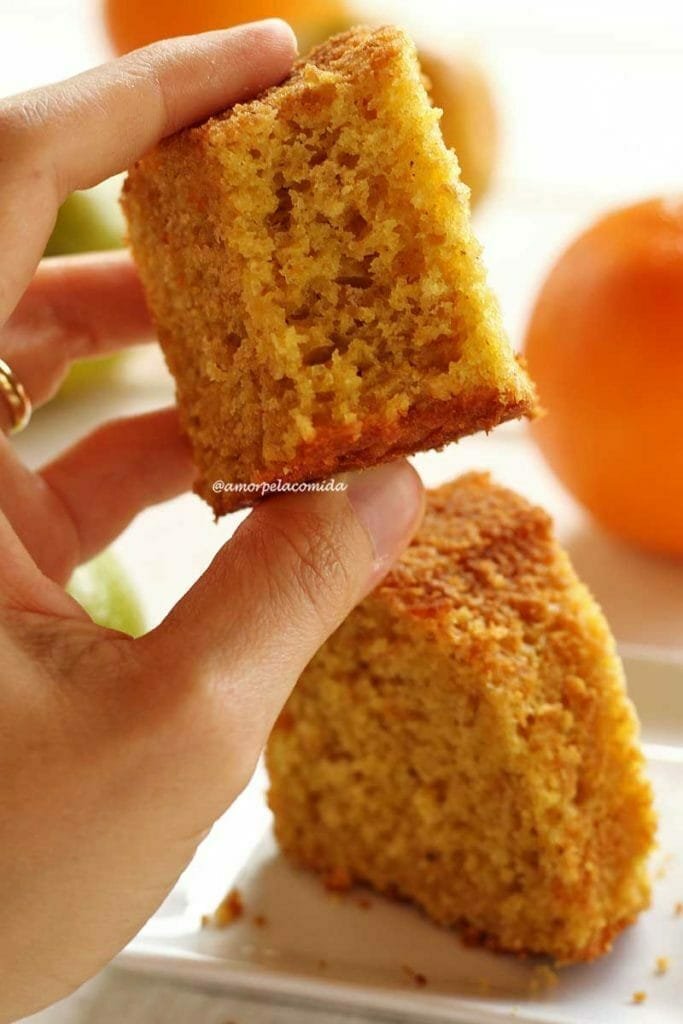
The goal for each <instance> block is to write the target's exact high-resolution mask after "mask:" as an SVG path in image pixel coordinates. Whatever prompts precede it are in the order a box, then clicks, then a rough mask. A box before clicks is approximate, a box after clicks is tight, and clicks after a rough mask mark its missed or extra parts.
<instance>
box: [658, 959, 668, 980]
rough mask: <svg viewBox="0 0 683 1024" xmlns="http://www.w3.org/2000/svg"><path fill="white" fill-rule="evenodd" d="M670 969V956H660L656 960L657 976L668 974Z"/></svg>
mask: <svg viewBox="0 0 683 1024" xmlns="http://www.w3.org/2000/svg"><path fill="white" fill-rule="evenodd" d="M669 967H670V960H669V958H668V956H658V957H657V959H656V960H655V974H657V975H659V976H661V975H663V974H666V973H667V971H668V970H669Z"/></svg>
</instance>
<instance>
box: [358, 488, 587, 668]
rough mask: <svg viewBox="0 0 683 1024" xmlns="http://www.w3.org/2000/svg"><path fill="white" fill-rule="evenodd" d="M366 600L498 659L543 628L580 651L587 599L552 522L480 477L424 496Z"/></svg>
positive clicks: (572, 652)
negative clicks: (471, 640) (414, 529)
mask: <svg viewBox="0 0 683 1024" xmlns="http://www.w3.org/2000/svg"><path fill="white" fill-rule="evenodd" d="M375 597H379V598H380V599H382V600H386V601H388V602H389V603H390V604H391V605H392V606H394V607H397V608H398V610H399V611H401V612H406V613H408V614H410V615H411V616H412V617H414V618H416V619H422V620H432V622H433V623H434V624H435V625H440V626H441V627H443V628H444V629H446V630H447V631H448V632H449V633H450V634H451V635H455V634H456V633H457V634H460V635H463V634H468V635H470V636H471V637H474V636H476V637H477V638H478V640H479V641H480V643H481V644H482V645H484V646H488V647H490V649H491V650H498V651H500V652H501V653H502V654H504V655H507V654H511V653H514V651H515V650H519V649H520V646H521V645H523V644H525V643H527V642H533V641H534V638H538V636H541V635H542V634H544V633H545V634H548V631H550V632H552V634H553V637H554V638H555V639H557V640H558V641H559V643H558V644H557V649H558V650H559V651H564V652H565V654H566V656H567V657H568V658H570V657H575V656H576V655H577V652H578V649H577V644H578V647H581V648H583V647H585V644H586V636H585V631H584V630H582V629H581V628H580V627H579V625H578V624H577V622H576V617H575V611H576V608H577V607H580V606H582V605H583V604H585V606H586V607H588V603H589V601H591V598H590V595H589V593H588V591H587V590H586V589H585V588H584V587H583V585H582V584H580V583H579V581H578V580H577V578H576V575H575V573H574V571H573V569H572V567H571V564H570V562H569V559H568V558H567V556H566V555H565V553H564V552H563V551H562V549H561V548H560V546H559V544H558V543H557V541H556V539H555V537H554V535H553V530H552V520H551V519H550V517H549V516H548V514H547V513H546V512H544V511H543V509H541V508H538V507H536V506H534V505H531V504H530V503H529V502H528V501H526V499H524V498H523V497H521V496H520V495H518V494H515V493H514V492H513V491H510V490H508V489H507V488H505V487H501V486H499V485H497V484H494V483H493V482H492V481H491V478H490V476H489V474H488V473H468V474H466V475H465V476H462V477H460V478H459V479H457V480H455V481H453V482H452V483H449V484H447V485H445V486H443V487H440V488H438V489H437V490H435V491H432V492H430V494H429V496H428V501H427V509H426V513H425V517H424V520H423V523H422V525H421V527H420V529H419V531H418V533H417V534H416V536H415V538H414V539H413V541H412V543H411V545H410V547H409V548H408V549H407V551H406V552H405V553H404V555H403V557H402V558H401V560H400V561H399V562H398V563H397V564H396V566H395V567H394V568H393V569H392V571H391V572H390V573H389V575H388V576H387V577H386V578H385V580H384V582H383V583H382V584H380V586H379V587H378V588H377V590H376V591H375ZM600 632H601V633H603V637H604V631H603V630H602V629H601V630H600ZM553 646H555V644H553Z"/></svg>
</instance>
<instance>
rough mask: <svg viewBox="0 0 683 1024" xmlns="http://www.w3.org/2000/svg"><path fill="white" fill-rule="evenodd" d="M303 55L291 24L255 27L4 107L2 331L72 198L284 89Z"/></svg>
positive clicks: (159, 48) (0, 122)
mask: <svg viewBox="0 0 683 1024" xmlns="http://www.w3.org/2000/svg"><path fill="white" fill-rule="evenodd" d="M295 52H296V41H295V39H294V35H293V33H292V31H291V29H290V28H289V26H288V25H286V24H285V22H282V21H279V20H277V19H273V20H270V21H262V22H255V23H253V24H250V25H241V26H239V27H238V28H234V29H228V30H225V31H218V32H207V33H204V34H202V35H198V36H187V37H182V38H178V39H171V40H166V41H165V42H162V43H156V44H154V45H152V46H148V47H145V48H144V49H142V50H136V51H135V52H133V53H131V54H128V55H127V56H126V57H122V58H121V59H120V60H116V61H112V62H111V63H109V64H104V65H102V66H101V67H99V68H95V69H93V70H92V71H86V72H84V73H83V74H80V75H77V76H76V77H75V78H70V79H67V80H66V81H65V82H60V83H58V84H57V85H53V86H48V87H46V88H44V89H35V90H32V91H30V92H27V93H22V94H20V95H18V96H14V97H11V98H10V99H8V100H5V101H3V102H2V103H0V195H1V196H2V202H1V203H0V323H1V322H3V321H4V320H5V319H6V317H7V316H8V315H9V313H10V312H11V311H12V309H13V308H14V306H15V304H16V302H17V301H18V299H19V297H20V295H21V293H22V291H23V290H24V288H25V287H26V285H27V284H28V282H29V280H30V278H31V276H32V274H33V272H34V270H35V267H36V265H37V263H38V260H39V259H40V256H41V254H42V251H43V248H44V245H45V242H46V241H47V238H48V236H49V233H50V231H51V229H52V225H53V223H54V218H55V214H56V211H57V207H58V205H59V203H60V202H61V201H62V200H63V199H64V198H65V197H66V196H67V195H68V193H69V192H71V191H73V190H74V189H78V188H88V187H90V186H91V185H94V184H96V183H97V182H98V181H101V180H102V179H103V178H107V177H110V176H111V175H112V174H116V173H117V172H119V171H122V170H124V169H125V168H126V167H128V166H129V165H130V164H132V163H133V162H134V161H135V160H136V159H138V157H140V156H141V155H142V154H143V153H144V152H145V151H146V150H148V149H150V148H151V147H152V146H153V145H154V144H155V143H156V142H158V141H159V139H161V138H163V137H164V136H166V135H170V134H172V133H173V132H175V131H178V130H179V129H180V128H182V127H184V126H185V125H188V124H192V123H193V122H194V121H198V120H201V119H202V118H204V117H207V116H208V115H209V114H211V113H213V112H214V111H216V110H219V109H222V108H224V107H227V106H229V105H230V104H232V103H235V102H237V101H239V100H244V99H247V98H249V97H250V96H253V95H255V94H256V93H257V92H259V91H260V90H261V89H263V88H265V87H266V86H268V85H272V84H274V83H276V82H278V81H280V80H281V79H282V78H283V77H284V76H285V75H286V74H287V72H288V71H289V69H290V67H291V64H292V61H293V60H294V56H295Z"/></svg>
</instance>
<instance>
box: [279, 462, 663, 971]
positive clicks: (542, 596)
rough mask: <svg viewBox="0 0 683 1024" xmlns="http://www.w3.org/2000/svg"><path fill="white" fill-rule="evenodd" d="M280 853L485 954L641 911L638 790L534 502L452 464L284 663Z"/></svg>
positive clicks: (567, 952)
mask: <svg viewBox="0 0 683 1024" xmlns="http://www.w3.org/2000/svg"><path fill="white" fill-rule="evenodd" d="M267 765H268V771H269V774H270V794H269V801H270V806H271V808H272V810H273V812H274V815H275V830H276V835H277V838H278V840H279V842H280V845H281V847H282V849H283V850H284V851H285V853H286V854H288V855H289V856H290V857H291V858H292V859H293V860H294V861H295V862H297V863H299V864H301V865H305V866H307V867H309V868H313V869H314V870H316V871H318V872H321V873H322V874H324V875H325V876H328V877H331V878H333V879H335V880H336V883H337V884H338V883H339V882H340V880H344V881H346V882H348V883H352V882H356V881H357V882H363V883H368V884H370V885H371V886H373V887H375V888H376V889H378V890H379V891H380V892H384V893H387V894H390V895H394V896H396V897H400V898H407V899H410V900H412V901H414V902H415V903H417V904H418V905H419V906H420V907H422V908H423V909H424V910H425V911H426V913H427V914H428V915H429V916H430V917H432V918H433V919H434V920H435V921H437V922H440V923H442V924H444V925H455V926H460V927H461V928H463V929H464V932H465V935H466V937H468V938H469V939H471V940H473V941H476V942H482V943H484V944H486V945H488V946H490V947H491V948H493V949H497V950H507V951H513V952H517V953H539V954H546V955H549V956H552V957H553V958H555V959H556V960H557V961H558V962H572V961H580V960H590V959H592V958H594V957H597V956H599V955H600V954H602V953H604V952H606V951H607V950H608V949H609V948H610V946H611V943H612V940H613V938H614V936H615V935H616V934H617V933H618V932H619V931H620V930H621V929H622V928H624V927H625V926H626V925H628V924H629V923H631V922H632V921H633V920H634V919H635V917H636V916H637V914H638V913H639V912H640V911H641V910H642V909H643V908H644V907H646V906H647V905H648V901H649V881H648V876H647V870H646V867H647V857H648V854H649V852H650V850H651V847H652V844H653V836H654V832H655V817H654V812H653V808H652V794H651V790H650V786H649V783H648V782H647V780H646V777H645V774H644V768H643V757H642V754H641V752H640V749H639V745H638V724H637V720H636V716H635V713H634V709H633V707H632V705H631V703H630V701H629V699H628V697H627V694H626V690H625V685H624V677H623V672H622V668H621V664H620V662H619V659H618V657H617V654H616V651H615V645H614V641H613V639H612V636H611V635H610V632H609V628H608V626H607V623H606V622H605V619H604V617H603V615H602V613H601V611H600V609H599V608H598V606H597V604H596V602H595V600H594V599H593V598H592V596H591V595H590V593H589V591H588V590H587V588H586V587H585V586H584V585H583V584H582V583H581V582H580V581H579V580H578V579H577V577H576V575H575V573H574V570H573V569H572V566H571V564H570V562H569V559H568V558H567V555H566V554H565V553H564V552H563V551H562V549H561V548H560V546H559V545H558V543H557V541H556V540H555V539H554V537H553V535H552V530H551V522H550V520H549V518H548V516H547V515H546V514H545V513H544V512H543V511H542V510H541V509H538V508H534V507H532V506H530V505H529V504H528V503H527V502H526V501H525V500H524V499H523V498H521V497H519V496H518V495H516V494H514V493H512V492H510V491H508V490H505V489H503V488H501V487H498V486H495V485H494V484H492V483H491V482H490V480H489V478H488V477H487V476H485V475H478V474H469V475H467V476H464V477H462V478H461V479H459V480H457V481H456V482H454V483H452V484H450V485H448V486H446V487H443V488H441V489H440V490H437V491H434V492H433V493H432V494H431V495H430V497H429V501H428V506H427V513H426V516H425V520H424V523H423V525H422V527H421V529H420V531H419V533H418V535H417V536H416V538H415V540H414V541H413V543H412V545H411V547H410V548H409V549H408V551H407V552H406V554H405V555H404V556H403V558H402V559H401V561H400V562H399V563H398V564H397V565H396V567H395V568H394V569H393V571H392V572H391V573H390V575H389V576H388V577H387V578H386V579H385V581H384V582H383V583H382V584H381V585H380V586H379V587H378V588H377V589H376V590H375V591H374V592H373V593H372V594H371V595H370V596H369V597H367V598H366V599H365V601H364V602H363V603H362V604H361V605H360V606H359V607H358V608H356V609H355V611H353V612H352V613H351V615H350V616H349V617H348V619H347V620H346V621H345V622H344V624H343V625H342V626H341V627H340V628H339V629H338V630H337V632H336V633H335V634H334V635H333V636H332V638H331V639H330V640H329V641H328V642H327V643H326V644H325V645H324V647H323V648H322V649H321V650H320V652H319V653H318V654H317V655H316V656H315V657H314V659H313V660H312V662H311V663H310V665H309V666H308V668H307V669H306V670H305V672H304V673H303V676H302V677H301V679H300V681H299V683H298V684H297V686H296V688H295V690H294V692H293V694H292V696H291V698H290V700H289V702H288V703H287V705H286V707H285V709H284V710H283V712H282V714H281V716H280V718H279V720H278V722H277V725H276V727H275V729H274V731H273V733H272V736H271V738H270V741H269V744H268V749H267Z"/></svg>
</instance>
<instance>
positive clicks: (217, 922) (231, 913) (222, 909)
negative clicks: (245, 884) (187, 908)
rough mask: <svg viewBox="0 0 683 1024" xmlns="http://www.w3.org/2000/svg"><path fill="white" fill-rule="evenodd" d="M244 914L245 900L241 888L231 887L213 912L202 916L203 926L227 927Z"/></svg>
mask: <svg viewBox="0 0 683 1024" xmlns="http://www.w3.org/2000/svg"><path fill="white" fill-rule="evenodd" d="M243 914H244V902H243V900H242V895H241V893H240V891H239V889H231V890H230V892H229V893H228V894H227V895H226V896H225V897H224V899H223V900H221V902H220V903H219V904H218V906H217V907H216V909H215V910H214V912H213V914H205V915H204V916H203V917H202V925H203V926H213V927H214V928H227V926H228V925H230V924H233V923H234V922H235V921H237V920H238V919H239V918H240V917H242V916H243Z"/></svg>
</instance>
